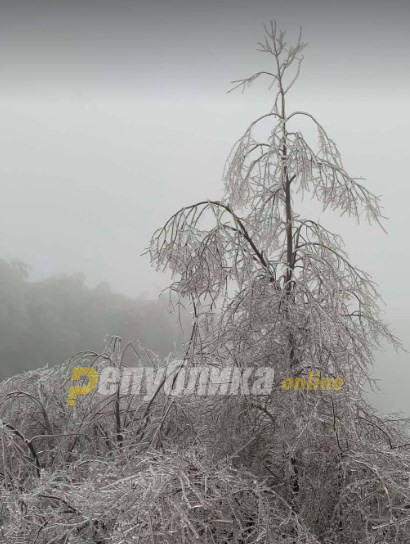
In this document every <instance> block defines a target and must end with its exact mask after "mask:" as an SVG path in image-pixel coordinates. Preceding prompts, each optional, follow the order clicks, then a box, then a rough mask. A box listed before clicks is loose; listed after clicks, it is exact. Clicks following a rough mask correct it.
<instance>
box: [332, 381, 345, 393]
mask: <svg viewBox="0 0 410 544" xmlns="http://www.w3.org/2000/svg"><path fill="white" fill-rule="evenodd" d="M343 384H344V379H343V378H335V379H334V380H333V389H334V390H335V391H340V390H341V389H342V387H343Z"/></svg>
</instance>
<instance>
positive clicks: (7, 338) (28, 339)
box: [0, 259, 183, 379]
mask: <svg viewBox="0 0 410 544" xmlns="http://www.w3.org/2000/svg"><path fill="white" fill-rule="evenodd" d="M106 334H112V335H118V336H121V337H122V338H124V340H125V341H129V340H133V339H134V338H138V339H139V340H141V342H142V343H143V344H144V345H146V346H147V347H149V348H151V349H152V350H154V351H155V352H156V353H158V354H159V355H160V356H162V357H163V356H165V355H167V353H168V352H169V351H173V350H175V347H176V345H178V344H179V343H180V341H181V339H182V336H183V334H182V330H181V327H180V326H179V325H178V322H177V319H175V318H174V316H170V315H169V311H168V300H166V297H165V299H162V298H159V299H157V300H143V299H140V298H136V299H132V298H129V297H127V296H125V295H122V294H116V293H113V292H112V291H111V289H110V286H109V285H108V284H107V283H106V282H103V283H100V284H99V285H97V287H95V288H89V287H87V285H85V277H84V275H83V274H73V275H65V274H60V275H56V276H52V277H50V278H48V279H45V280H42V281H35V282H34V281H30V279H29V266H28V265H26V264H25V263H21V262H10V263H9V262H6V261H4V260H2V259H0V379H3V378H6V377H8V376H12V375H14V374H16V373H19V372H22V371H24V370H29V369H33V368H37V367H40V366H44V365H46V364H49V365H54V364H57V363H60V362H61V361H62V360H64V359H65V358H67V357H69V356H71V355H73V354H74V353H76V352H78V351H83V350H95V351H101V350H102V349H103V347H104V337H105V335H106Z"/></svg>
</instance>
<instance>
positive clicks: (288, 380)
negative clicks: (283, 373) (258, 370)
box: [282, 378, 293, 391]
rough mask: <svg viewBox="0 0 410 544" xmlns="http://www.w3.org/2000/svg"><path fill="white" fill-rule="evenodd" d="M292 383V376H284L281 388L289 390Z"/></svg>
mask: <svg viewBox="0 0 410 544" xmlns="http://www.w3.org/2000/svg"><path fill="white" fill-rule="evenodd" d="M292 385H293V380H292V378H285V379H284V380H283V381H282V389H284V390H285V391H289V389H291V387H292Z"/></svg>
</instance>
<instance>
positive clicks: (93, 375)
mask: <svg viewBox="0 0 410 544" xmlns="http://www.w3.org/2000/svg"><path fill="white" fill-rule="evenodd" d="M83 376H87V377H88V383H87V385H72V386H71V387H70V389H69V390H68V399H67V406H75V401H76V399H77V395H88V393H91V391H94V389H95V388H96V387H97V383H98V372H97V371H96V370H95V369H94V368H91V367H90V366H77V367H76V368H74V369H73V373H72V376H71V379H72V380H79V379H80V378H82V377H83Z"/></svg>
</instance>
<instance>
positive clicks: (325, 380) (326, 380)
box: [320, 378, 332, 391]
mask: <svg viewBox="0 0 410 544" xmlns="http://www.w3.org/2000/svg"><path fill="white" fill-rule="evenodd" d="M325 383H326V389H327V390H328V391H329V389H330V388H331V386H332V380H331V378H322V379H321V380H320V390H321V391H323V389H324V388H325Z"/></svg>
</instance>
